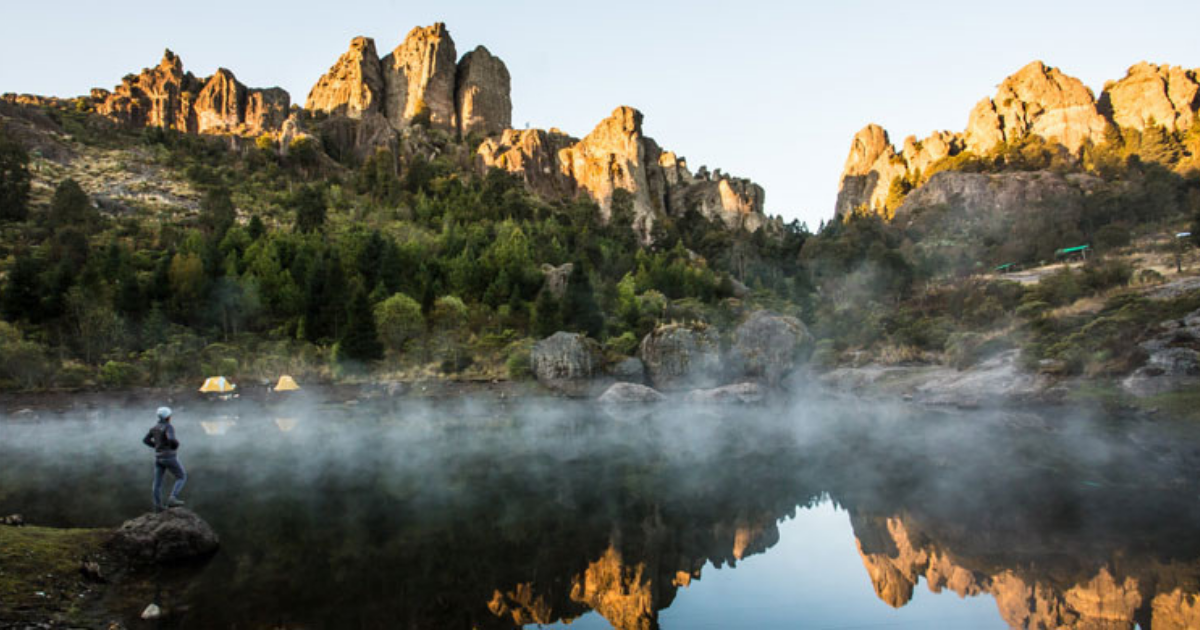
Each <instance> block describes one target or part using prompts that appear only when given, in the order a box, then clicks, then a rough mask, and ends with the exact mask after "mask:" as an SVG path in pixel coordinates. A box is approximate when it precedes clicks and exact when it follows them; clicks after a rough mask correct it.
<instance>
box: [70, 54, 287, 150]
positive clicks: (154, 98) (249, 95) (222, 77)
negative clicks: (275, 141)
mask: <svg viewBox="0 0 1200 630" xmlns="http://www.w3.org/2000/svg"><path fill="white" fill-rule="evenodd" d="M91 98H92V102H93V104H94V106H95V108H96V111H97V112H99V113H100V114H102V115H104V116H108V117H109V118H112V119H113V120H116V121H118V122H120V123H122V124H125V125H129V126H132V127H165V128H167V129H174V130H176V131H182V132H184V133H214V134H217V133H220V134H243V135H258V134H261V133H264V132H267V131H273V130H276V129H278V128H279V127H280V126H281V125H282V124H283V121H284V120H285V119H286V118H287V116H288V108H289V106H290V98H289V97H288V93H287V92H285V91H283V90H282V89H279V88H267V89H258V88H247V87H246V86H245V85H242V83H241V82H239V81H238V80H237V78H236V77H235V76H234V75H233V73H232V72H230V71H229V70H226V69H225V68H220V69H218V70H217V72H216V73H215V74H213V76H211V77H208V78H207V79H197V78H196V76H195V75H193V74H192V73H190V72H184V70H183V62H182V61H181V60H180V59H179V57H178V56H177V55H176V54H175V53H172V52H171V51H170V50H168V51H166V52H165V53H164V54H163V58H162V61H161V62H159V64H158V65H157V66H155V67H153V68H146V69H145V70H142V72H141V74H136V75H133V74H131V75H127V76H126V77H125V78H124V79H123V80H122V81H121V85H118V86H117V87H116V88H114V89H113V91H112V92H109V91H108V90H102V89H94V90H92V94H91Z"/></svg>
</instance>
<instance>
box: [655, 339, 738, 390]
mask: <svg viewBox="0 0 1200 630" xmlns="http://www.w3.org/2000/svg"><path fill="white" fill-rule="evenodd" d="M641 354H642V362H643V363H645V364H646V371H647V372H648V373H649V375H650V384H651V385H654V387H656V388H658V389H660V390H672V389H674V390H679V389H689V388H694V387H713V386H716V385H717V384H718V383H719V382H720V381H719V379H720V373H721V347H720V339H719V338H718V337H717V332H716V331H715V330H713V329H712V328H709V327H707V326H703V325H700V324H693V325H688V324H669V325H666V326H660V327H659V328H657V329H656V330H654V331H653V332H651V333H650V334H648V335H646V338H645V339H643V340H642V348H641Z"/></svg>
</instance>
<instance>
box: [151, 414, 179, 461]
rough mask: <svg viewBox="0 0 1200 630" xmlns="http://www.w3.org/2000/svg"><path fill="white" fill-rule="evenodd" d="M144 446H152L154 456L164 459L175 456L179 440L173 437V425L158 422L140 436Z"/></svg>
mask: <svg viewBox="0 0 1200 630" xmlns="http://www.w3.org/2000/svg"><path fill="white" fill-rule="evenodd" d="M142 443H143V444H145V445H146V446H152V447H154V457H155V458H157V459H164V458H168V457H175V455H176V452H177V451H178V450H179V440H176V439H175V427H173V426H171V423H170V422H159V423H158V424H156V425H154V427H153V428H151V429H150V431H149V432H148V433H146V437H144V438H142Z"/></svg>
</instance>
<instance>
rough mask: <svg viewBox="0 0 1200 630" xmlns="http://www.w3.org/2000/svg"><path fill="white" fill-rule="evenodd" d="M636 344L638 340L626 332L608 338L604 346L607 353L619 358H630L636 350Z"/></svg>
mask: <svg viewBox="0 0 1200 630" xmlns="http://www.w3.org/2000/svg"><path fill="white" fill-rule="evenodd" d="M638 343H639V342H638V338H637V337H636V336H634V334H633V333H632V332H628V331H626V332H624V333H621V335H620V336H618V337H609V338H608V340H607V341H606V342H605V343H604V345H605V346H606V347H607V350H608V351H609V352H612V353H615V354H618V355H621V356H632V355H633V354H634V353H636V352H637V350H638Z"/></svg>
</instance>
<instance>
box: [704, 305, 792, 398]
mask: <svg viewBox="0 0 1200 630" xmlns="http://www.w3.org/2000/svg"><path fill="white" fill-rule="evenodd" d="M812 341H813V338H812V335H810V334H809V332H808V328H807V327H806V326H805V325H804V323H803V322H801V321H800V320H798V319H796V318H795V317H788V316H784V315H778V314H775V313H771V312H769V311H755V312H754V313H752V314H751V315H750V317H748V318H746V321H744V322H742V324H741V325H739V326H738V327H737V329H736V330H734V332H733V346H732V347H731V348H730V350H729V355H728V358H727V362H726V363H727V369H728V371H729V372H730V374H732V375H734V376H735V377H736V378H754V379H762V380H763V381H765V382H766V383H767V384H768V385H772V386H774V385H778V384H779V383H780V381H781V380H783V377H784V376H786V375H787V374H788V373H789V372H791V371H792V368H793V367H795V365H796V359H797V355H798V354H800V352H801V350H802V349H803V348H805V347H806V346H808V345H811V343H812Z"/></svg>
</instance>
